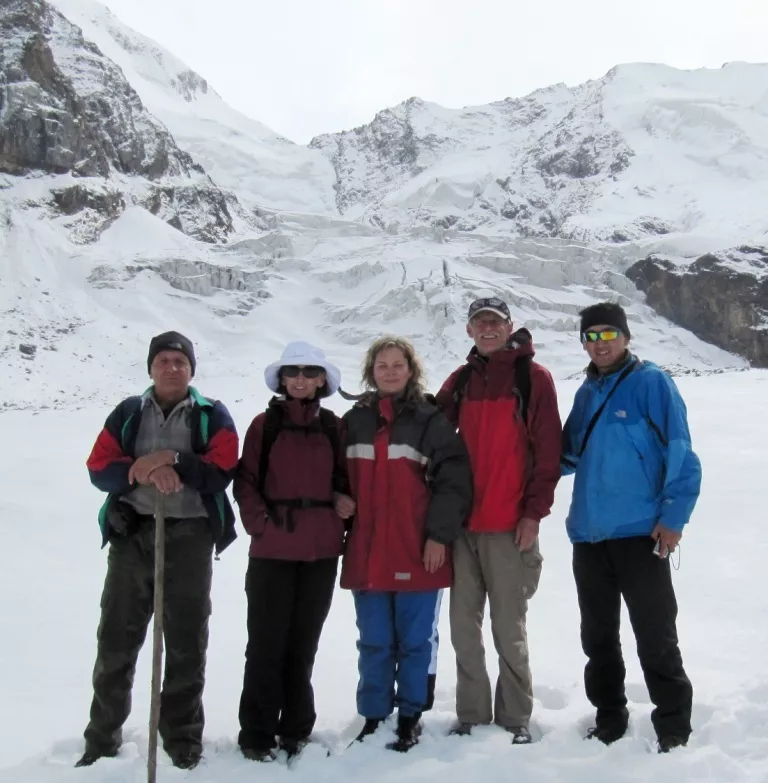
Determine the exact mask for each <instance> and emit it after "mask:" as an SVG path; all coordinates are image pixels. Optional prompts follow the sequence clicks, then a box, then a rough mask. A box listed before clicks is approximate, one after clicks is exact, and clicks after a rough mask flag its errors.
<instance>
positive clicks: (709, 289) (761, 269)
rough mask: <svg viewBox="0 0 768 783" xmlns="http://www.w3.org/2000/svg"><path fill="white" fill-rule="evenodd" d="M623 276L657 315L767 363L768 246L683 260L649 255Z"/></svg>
mask: <svg viewBox="0 0 768 783" xmlns="http://www.w3.org/2000/svg"><path fill="white" fill-rule="evenodd" d="M627 277H629V278H630V280H632V281H633V282H634V283H635V285H637V287H638V288H639V289H640V290H641V291H644V292H645V294H646V296H647V298H648V304H649V305H650V306H651V307H653V309H654V310H656V312H658V313H659V314H660V315H663V316H664V317H665V318H669V320H670V321H674V322H675V323H677V324H679V325H680V326H683V327H685V328H686V329H689V330H690V331H692V332H693V333H694V334H695V335H696V336H697V337H700V338H701V339H702V340H705V341H706V342H709V343H713V344H714V345H717V346H718V347H720V348H723V349H725V350H726V351H732V352H733V353H738V354H740V355H741V356H744V357H745V358H746V359H748V360H749V361H750V362H751V363H752V364H753V365H754V366H755V367H768V248H765V247H748V246H744V247H740V248H736V249H734V250H730V251H727V252H723V253H717V254H707V255H704V256H701V258H698V259H696V260H695V261H694V262H693V263H691V264H689V265H687V266H686V265H680V264H676V263H674V262H673V261H670V260H669V259H665V258H663V257H661V256H658V255H654V256H650V257H648V258H645V259H643V260H642V261H638V262H637V263H636V264H634V265H633V266H631V267H630V268H629V269H628V270H627Z"/></svg>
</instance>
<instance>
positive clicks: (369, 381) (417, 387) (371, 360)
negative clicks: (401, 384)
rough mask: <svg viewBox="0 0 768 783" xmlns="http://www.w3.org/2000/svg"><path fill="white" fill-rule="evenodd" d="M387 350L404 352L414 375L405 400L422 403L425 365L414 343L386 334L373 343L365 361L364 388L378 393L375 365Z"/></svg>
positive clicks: (410, 380) (407, 386)
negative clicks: (380, 355) (417, 353)
mask: <svg viewBox="0 0 768 783" xmlns="http://www.w3.org/2000/svg"><path fill="white" fill-rule="evenodd" d="M387 348H397V349H398V350H399V351H402V353H403V356H404V357H405V360H406V361H407V362H408V368H409V369H410V371H411V373H412V375H411V377H410V378H409V379H408V383H407V384H406V386H405V398H406V399H407V400H411V401H413V402H421V401H422V400H423V399H424V394H425V392H426V389H425V386H424V384H425V375H424V365H423V364H422V363H421V359H419V357H418V356H417V355H416V349H415V348H414V347H413V343H412V342H411V341H410V340H407V339H406V338H405V337H394V336H393V335H391V334H385V335H384V336H383V337H379V338H377V339H376V340H374V341H373V342H372V343H371V345H370V347H369V348H368V351H367V352H366V354H365V359H364V360H363V378H362V382H363V387H364V388H366V389H369V390H371V391H376V381H375V380H374V379H373V365H374V364H375V363H376V357H377V356H378V355H379V354H380V353H381V352H382V351H386V350H387Z"/></svg>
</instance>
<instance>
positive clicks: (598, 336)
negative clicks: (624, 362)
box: [581, 329, 622, 343]
mask: <svg viewBox="0 0 768 783" xmlns="http://www.w3.org/2000/svg"><path fill="white" fill-rule="evenodd" d="M621 334H622V331H621V329H601V330H600V331H599V332H595V331H594V330H590V331H587V332H582V334H581V342H583V343H596V342H597V341H598V340H604V341H605V342H610V341H611V340H615V339H616V338H618V337H619V336H620V335H621Z"/></svg>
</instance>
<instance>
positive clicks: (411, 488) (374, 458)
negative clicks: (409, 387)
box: [341, 397, 472, 592]
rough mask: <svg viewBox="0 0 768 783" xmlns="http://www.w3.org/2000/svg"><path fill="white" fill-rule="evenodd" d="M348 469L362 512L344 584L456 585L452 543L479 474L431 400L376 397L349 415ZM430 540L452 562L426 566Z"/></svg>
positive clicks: (351, 540)
mask: <svg viewBox="0 0 768 783" xmlns="http://www.w3.org/2000/svg"><path fill="white" fill-rule="evenodd" d="M343 421H344V425H345V435H344V441H345V445H346V456H347V470H348V473H349V481H350V485H351V488H352V496H353V497H354V499H355V500H356V502H357V512H356V515H355V519H354V522H353V524H352V529H351V531H350V533H349V535H348V538H347V546H346V552H345V555H344V560H343V564H342V572H341V586H342V587H344V588H348V589H351V590H382V591H398V592H399V591H409V590H436V589H440V588H443V587H449V586H450V584H451V580H452V575H453V569H452V565H451V560H450V544H451V543H452V542H453V541H454V540H455V539H456V537H457V536H458V535H459V532H460V531H461V528H462V525H463V524H464V523H465V522H466V519H467V516H468V514H469V510H470V507H471V503H472V475H471V470H470V466H469V457H468V455H467V451H466V448H465V447H464V444H463V443H462V441H461V438H460V437H459V436H458V435H457V433H456V429H455V427H454V426H453V425H451V423H450V422H449V421H448V420H447V419H446V417H445V416H444V415H443V414H442V413H440V412H439V411H438V410H437V408H435V407H434V406H433V405H431V404H429V403H427V402H418V403H416V402H411V401H406V400H404V399H402V398H398V399H393V398H391V397H385V398H381V399H379V398H378V397H376V398H374V399H373V400H372V401H371V402H370V403H367V404H363V403H359V404H358V405H356V406H355V407H354V408H352V410H351V411H349V412H348V413H347V414H346V415H345V416H344V418H343ZM427 539H432V540H433V541H436V542H438V543H440V544H445V545H446V547H447V551H446V562H445V564H444V565H443V566H442V567H441V568H439V569H438V570H437V571H436V572H435V573H433V574H430V573H428V572H427V570H426V569H425V568H424V564H423V552H424V544H425V543H426V540H427Z"/></svg>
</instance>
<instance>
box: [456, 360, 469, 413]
mask: <svg viewBox="0 0 768 783" xmlns="http://www.w3.org/2000/svg"><path fill="white" fill-rule="evenodd" d="M471 374H472V365H471V364H469V363H467V364H465V365H464V366H463V367H462V368H461V369H459V371H458V373H456V379H455V380H454V382H453V389H452V390H451V397H452V398H453V405H454V407H455V408H456V414H457V415H458V412H459V408H460V407H461V401H462V400H463V399H464V392H465V391H466V388H467V384H468V383H469V376H470V375H471Z"/></svg>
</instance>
